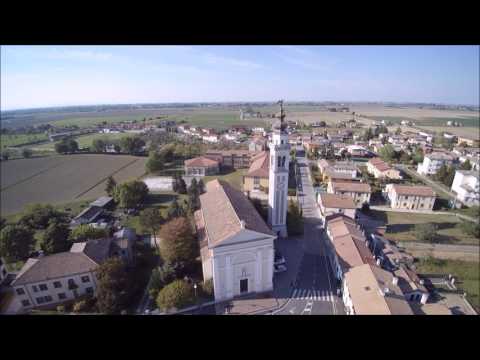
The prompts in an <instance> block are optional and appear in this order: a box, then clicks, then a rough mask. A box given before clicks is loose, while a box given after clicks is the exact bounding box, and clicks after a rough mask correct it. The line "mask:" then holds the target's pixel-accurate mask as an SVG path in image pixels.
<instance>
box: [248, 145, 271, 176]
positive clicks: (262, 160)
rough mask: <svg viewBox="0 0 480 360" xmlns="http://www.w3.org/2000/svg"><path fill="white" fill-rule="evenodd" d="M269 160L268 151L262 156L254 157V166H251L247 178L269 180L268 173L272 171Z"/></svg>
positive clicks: (263, 152) (262, 153)
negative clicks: (253, 177)
mask: <svg viewBox="0 0 480 360" xmlns="http://www.w3.org/2000/svg"><path fill="white" fill-rule="evenodd" d="M269 159H270V158H269V152H268V151H262V152H261V153H260V154H258V155H256V156H255V157H253V158H252V165H250V168H249V169H248V172H247V175H246V176H258V177H262V178H268V176H269V174H268V171H269V169H270V163H269Z"/></svg>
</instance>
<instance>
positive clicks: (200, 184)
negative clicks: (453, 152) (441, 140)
mask: <svg viewBox="0 0 480 360" xmlns="http://www.w3.org/2000/svg"><path fill="white" fill-rule="evenodd" d="M467 161H468V160H467ZM197 188H198V195H201V194H203V193H205V183H204V182H203V180H202V179H200V180H198V184H197Z"/></svg>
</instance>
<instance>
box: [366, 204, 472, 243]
mask: <svg viewBox="0 0 480 360" xmlns="http://www.w3.org/2000/svg"><path fill="white" fill-rule="evenodd" d="M371 214H372V217H373V218H375V219H378V220H381V221H383V222H385V223H386V224H387V233H386V236H387V237H388V238H389V239H391V240H394V241H420V240H419V239H418V238H417V236H416V234H415V224H422V223H434V224H436V225H437V227H438V231H437V234H438V236H437V239H436V242H438V243H442V244H463V245H479V243H480V240H479V239H478V238H475V237H473V236H470V235H467V234H465V233H464V232H463V231H462V230H461V229H460V227H459V225H460V224H461V222H462V220H460V219H458V218H457V217H456V216H455V215H442V214H417V213H415V214H413V213H404V212H392V211H376V210H372V211H371Z"/></svg>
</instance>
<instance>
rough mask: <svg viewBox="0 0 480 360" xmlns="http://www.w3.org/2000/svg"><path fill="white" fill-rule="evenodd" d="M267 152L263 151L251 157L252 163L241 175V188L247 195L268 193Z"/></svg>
mask: <svg viewBox="0 0 480 360" xmlns="http://www.w3.org/2000/svg"><path fill="white" fill-rule="evenodd" d="M269 169H270V163H269V152H268V151H263V152H261V153H260V154H258V155H257V156H255V157H253V158H252V165H250V168H249V169H248V172H247V174H246V175H245V176H244V177H243V190H244V192H245V193H246V194H247V195H250V196H253V197H255V194H257V193H261V194H264V195H266V194H268V184H269V182H268V180H269Z"/></svg>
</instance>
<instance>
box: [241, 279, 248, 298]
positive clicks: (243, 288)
mask: <svg viewBox="0 0 480 360" xmlns="http://www.w3.org/2000/svg"><path fill="white" fill-rule="evenodd" d="M247 292H248V279H242V280H240V293H241V294H244V293H247Z"/></svg>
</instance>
